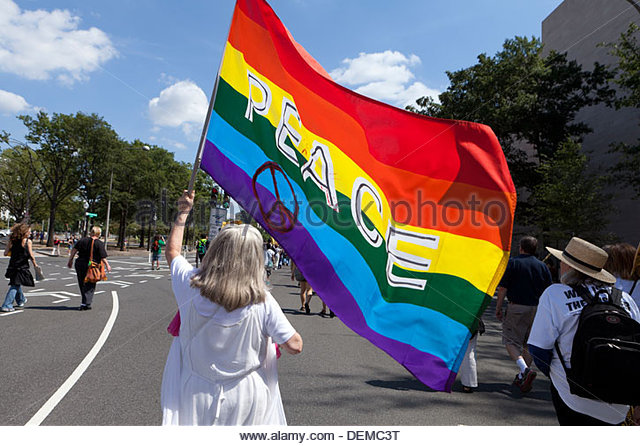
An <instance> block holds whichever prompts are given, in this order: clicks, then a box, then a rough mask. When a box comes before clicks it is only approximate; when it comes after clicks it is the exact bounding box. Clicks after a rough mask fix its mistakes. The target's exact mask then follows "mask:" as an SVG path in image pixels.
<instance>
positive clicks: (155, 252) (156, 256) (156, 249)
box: [151, 235, 166, 270]
mask: <svg viewBox="0 0 640 446" xmlns="http://www.w3.org/2000/svg"><path fill="white" fill-rule="evenodd" d="M165 244H166V243H165V240H164V237H160V236H159V235H155V236H153V242H151V269H152V270H153V269H156V270H159V269H160V254H162V247H163V246H164V245H165ZM154 263H155V265H156V267H155V268H154V267H153V265H154Z"/></svg>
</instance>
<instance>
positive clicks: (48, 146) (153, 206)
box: [0, 112, 214, 248]
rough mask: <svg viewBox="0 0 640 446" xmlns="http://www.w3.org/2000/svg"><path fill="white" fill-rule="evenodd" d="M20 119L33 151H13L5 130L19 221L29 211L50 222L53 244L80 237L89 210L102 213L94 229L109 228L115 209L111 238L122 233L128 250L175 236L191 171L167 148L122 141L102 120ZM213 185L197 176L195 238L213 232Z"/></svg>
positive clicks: (10, 199)
mask: <svg viewBox="0 0 640 446" xmlns="http://www.w3.org/2000/svg"><path fill="white" fill-rule="evenodd" d="M19 119H20V120H21V121H22V122H23V124H24V125H25V127H26V128H27V134H26V136H25V139H26V140H27V141H28V143H29V144H19V145H17V146H12V145H11V141H12V140H11V138H10V135H9V134H8V133H6V132H3V131H0V144H3V145H5V144H6V145H8V146H9V147H8V148H6V149H5V150H4V151H2V152H0V208H3V209H7V210H9V212H10V213H11V215H13V216H14V218H17V219H22V218H23V217H24V216H25V214H26V212H27V211H29V213H30V214H31V216H32V217H36V218H37V220H36V221H38V222H39V221H40V218H42V219H44V218H47V219H48V220H49V224H48V225H47V227H48V228H52V229H53V230H51V229H50V230H49V240H48V242H49V244H51V243H52V242H53V235H54V231H55V230H58V231H60V230H63V231H66V230H69V231H71V232H75V231H76V230H77V229H78V227H79V222H82V221H83V220H84V218H85V217H84V215H85V211H90V212H92V213H96V214H98V217H96V218H95V220H94V221H93V222H92V223H95V224H100V225H104V224H105V223H106V217H107V209H108V208H109V207H110V219H109V223H110V232H111V233H114V230H115V232H116V233H118V245H119V246H120V247H121V248H124V240H125V238H127V237H131V236H133V235H137V236H138V239H139V241H140V246H144V242H145V240H148V239H149V238H150V237H151V236H152V235H153V234H152V232H153V231H157V232H159V233H166V232H167V231H168V229H169V227H170V225H171V222H172V221H173V214H174V210H175V203H176V202H177V200H178V198H179V197H180V195H181V194H182V191H183V189H185V188H186V187H187V185H188V183H189V178H190V175H191V171H192V167H191V165H189V164H188V163H184V162H179V161H176V160H175V159H174V155H173V153H171V152H169V151H167V150H166V149H164V148H162V147H159V146H155V145H148V144H146V143H144V142H143V141H141V140H135V141H133V142H131V143H129V142H127V141H124V140H122V139H121V138H120V137H119V136H118V134H117V133H116V132H115V130H113V129H112V128H111V126H110V125H109V123H108V122H106V121H105V120H104V119H103V118H102V117H100V116H98V115H96V114H85V113H82V112H78V113H76V114H68V115H67V114H58V113H54V114H53V115H51V116H50V115H48V114H46V113H44V112H40V113H38V114H37V115H36V116H27V115H24V116H19ZM213 184H214V183H213V180H212V179H211V178H210V177H209V176H208V175H206V174H205V173H204V172H202V171H199V172H198V173H197V176H196V183H195V190H196V197H197V200H196V206H195V209H194V211H197V212H199V214H198V216H199V218H193V219H192V226H191V228H190V234H191V235H193V233H194V232H200V231H203V230H204V231H206V228H207V227H208V222H209V198H210V193H211V187H212V186H213ZM110 186H111V187H110ZM109 203H110V206H109ZM154 216H155V218H154ZM33 220H34V218H32V221H33ZM129 246H133V244H132V243H129Z"/></svg>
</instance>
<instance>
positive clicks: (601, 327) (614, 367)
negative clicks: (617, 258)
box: [555, 287, 640, 405]
mask: <svg viewBox="0 0 640 446" xmlns="http://www.w3.org/2000/svg"><path fill="white" fill-rule="evenodd" d="M574 290H575V291H576V292H577V293H578V295H579V296H580V297H581V298H582V299H584V301H585V302H586V303H587V304H586V306H585V307H583V308H582V312H581V313H580V316H579V317H580V319H579V321H578V327H577V329H576V334H575V337H574V338H573V346H572V348H571V368H570V369H568V368H567V366H566V364H565V361H564V358H563V357H562V354H561V353H560V348H559V347H558V342H557V341H556V343H555V347H556V351H557V352H558V358H560V363H561V364H562V367H563V368H564V370H565V372H566V374H567V381H568V382H569V390H570V391H571V393H572V394H574V395H577V396H580V397H583V398H589V399H594V400H599V401H604V402H606V403H611V404H628V405H640V379H638V376H640V323H638V322H637V321H635V320H634V319H632V318H631V316H629V313H627V312H626V311H625V309H624V307H623V303H622V292H621V291H620V290H619V289H617V288H612V290H611V293H610V294H609V293H606V291H604V290H598V291H597V292H596V295H598V296H599V295H602V293H606V295H607V301H606V302H603V301H602V299H600V298H599V297H592V296H591V294H590V293H589V291H588V290H587V289H585V288H584V287H574Z"/></svg>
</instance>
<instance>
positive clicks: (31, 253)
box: [27, 240, 38, 268]
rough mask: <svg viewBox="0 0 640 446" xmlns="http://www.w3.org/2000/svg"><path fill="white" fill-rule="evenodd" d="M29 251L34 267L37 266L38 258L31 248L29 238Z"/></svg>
mask: <svg viewBox="0 0 640 446" xmlns="http://www.w3.org/2000/svg"><path fill="white" fill-rule="evenodd" d="M27 252H28V253H29V258H30V259H31V263H33V267H34V268H37V267H38V263H37V262H36V258H35V256H34V255H33V250H32V249H31V240H27Z"/></svg>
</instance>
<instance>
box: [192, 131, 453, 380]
mask: <svg viewBox="0 0 640 446" xmlns="http://www.w3.org/2000/svg"><path fill="white" fill-rule="evenodd" d="M201 167H202V169H203V170H204V171H206V172H207V173H208V174H209V175H211V177H213V179H214V180H215V181H216V182H217V183H218V184H220V185H221V186H222V187H223V188H224V189H225V190H226V191H227V192H228V193H230V194H231V196H232V197H233V198H234V199H235V200H236V201H237V202H238V203H239V204H240V205H241V206H242V207H243V208H244V209H245V210H246V211H247V212H249V213H250V214H251V216H252V217H253V218H255V219H256V221H257V222H258V223H260V225H262V226H263V227H264V228H265V229H267V230H268V231H269V233H270V234H271V235H272V236H274V237H275V238H276V239H277V240H278V242H279V243H280V244H281V245H282V246H283V248H284V249H285V250H286V251H287V252H288V253H289V254H290V255H291V257H292V258H293V259H295V262H296V263H297V264H299V265H301V270H302V271H305V270H306V271H310V270H315V271H324V272H325V274H324V275H323V277H322V278H318V277H311V278H309V277H307V280H308V281H309V283H310V284H311V286H312V287H313V289H314V290H316V292H318V295H320V296H322V297H324V296H326V302H327V303H329V304H330V305H329V307H330V308H331V309H332V310H333V311H334V313H336V315H337V316H338V317H339V318H340V319H341V320H342V321H343V322H344V323H345V325H347V326H348V327H349V328H350V329H352V330H353V331H355V332H356V333H358V334H359V335H360V336H362V337H364V338H366V339H368V340H369V341H370V342H371V343H373V344H374V345H376V346H377V347H378V348H380V349H382V350H384V351H385V352H386V353H387V354H389V355H390V356H391V357H392V358H394V359H395V360H396V361H398V362H399V363H400V364H402V365H403V366H404V367H405V368H406V369H407V370H409V372H411V373H412V374H413V375H414V376H416V378H418V379H419V380H420V381H422V382H423V383H425V384H427V385H428V386H429V387H431V388H432V389H434V390H444V391H447V392H450V391H451V386H452V385H453V382H454V381H455V378H456V373H454V372H452V371H451V370H449V368H448V367H447V366H446V365H445V363H444V362H443V361H442V360H441V359H440V358H438V357H437V356H434V355H431V354H429V353H426V352H422V351H419V350H417V349H415V348H414V347H412V346H411V345H408V344H405V343H403V342H399V341H396V340H393V339H390V338H387V337H386V336H383V335H381V334H379V333H378V332H376V331H374V330H372V329H371V328H370V327H369V326H368V325H367V323H366V320H365V318H364V316H363V314H362V312H361V310H360V307H358V305H357V303H356V301H355V299H354V298H353V297H352V296H351V293H350V292H349V290H348V289H347V288H346V287H345V286H344V284H343V283H342V281H341V280H340V278H339V277H338V274H337V273H336V271H335V270H334V268H333V265H332V264H331V262H330V261H329V260H328V259H327V257H326V256H325V255H324V253H323V252H322V250H321V249H320V248H319V247H318V246H317V245H316V243H315V241H314V239H313V237H312V236H311V234H310V233H309V231H308V230H307V229H306V228H305V227H304V226H303V225H301V224H299V223H298V224H297V225H296V226H295V227H294V229H293V230H291V231H289V232H278V233H275V232H273V231H272V230H270V229H269V227H268V225H267V224H266V223H265V221H264V218H263V217H262V215H261V213H260V210H259V208H258V205H257V203H256V199H255V197H254V196H253V185H252V175H253V173H252V172H245V171H244V170H243V169H242V168H240V167H239V166H238V165H236V164H235V163H233V162H232V161H231V160H229V159H228V158H227V157H226V156H225V155H224V154H223V153H222V152H221V151H220V150H219V149H218V148H217V147H216V146H215V145H214V144H213V143H212V142H211V141H209V140H207V141H206V144H205V149H204V153H203V157H202V163H201ZM261 178H263V177H261ZM264 178H267V177H266V176H265V177H264ZM256 188H257V191H258V195H259V196H260V198H261V201H262V205H263V209H265V210H268V209H271V206H272V205H273V203H274V202H275V197H274V196H273V195H272V194H271V193H270V192H269V191H268V190H267V189H266V188H265V187H263V186H262V185H260V184H257V185H256ZM301 199H304V197H301ZM302 253H304V255H300V254H302Z"/></svg>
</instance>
